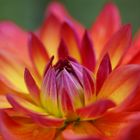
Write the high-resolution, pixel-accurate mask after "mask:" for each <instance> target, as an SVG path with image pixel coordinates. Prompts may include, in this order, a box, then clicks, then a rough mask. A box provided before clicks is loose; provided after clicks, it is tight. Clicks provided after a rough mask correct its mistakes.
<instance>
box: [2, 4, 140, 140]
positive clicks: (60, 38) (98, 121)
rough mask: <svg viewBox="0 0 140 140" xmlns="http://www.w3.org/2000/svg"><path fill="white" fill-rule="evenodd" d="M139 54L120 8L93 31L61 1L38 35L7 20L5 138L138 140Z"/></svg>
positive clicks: (139, 38) (110, 7)
mask: <svg viewBox="0 0 140 140" xmlns="http://www.w3.org/2000/svg"><path fill="white" fill-rule="evenodd" d="M139 57H140V34H139V33H137V35H136V37H135V38H134V40H133V41H132V37H131V26H130V25H129V24H127V25H122V24H121V21H120V16H119V11H118V9H117V7H116V6H115V5H114V4H113V3H108V4H106V5H105V6H104V8H103V10H102V11H101V13H100V14H99V16H98V17H97V19H96V20H95V21H94V23H93V25H92V27H91V29H85V28H84V27H83V26H82V25H81V24H79V23H78V22H77V21H76V20H74V19H73V18H72V17H70V16H69V14H68V13H67V12H66V10H65V8H64V7H63V6H62V5H61V4H59V3H51V4H50V5H49V6H48V9H47V11H46V14H45V19H44V22H43V25H42V26H41V27H40V28H39V29H37V30H36V31H35V32H32V33H31V32H30V33H29V32H26V31H23V30H22V29H20V28H19V27H17V26H16V25H15V24H13V23H11V22H1V23H0V67H1V69H0V93H1V94H0V139H2V140H3V139H4V140H23V139H27V140H35V139H36V140H40V139H44V140H48V139H49V140H128V139H133V136H134V138H135V140H138V139H139V137H138V135H139V134H138V132H139V131H140V127H139V124H138V123H136V122H137V121H139V119H140V117H139V115H140V114H139V111H140V102H139V99H140V95H139V93H140V87H139V86H140V65H139V64H140V58H139ZM135 130H136V131H135Z"/></svg>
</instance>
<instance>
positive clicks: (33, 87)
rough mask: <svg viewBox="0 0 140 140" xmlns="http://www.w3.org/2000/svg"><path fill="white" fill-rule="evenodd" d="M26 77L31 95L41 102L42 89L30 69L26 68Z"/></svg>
mask: <svg viewBox="0 0 140 140" xmlns="http://www.w3.org/2000/svg"><path fill="white" fill-rule="evenodd" d="M24 79H25V83H26V86H27V88H28V90H29V92H30V94H31V96H32V97H33V98H34V99H35V101H37V102H39V100H40V90H39V88H38V86H37V84H36V82H35V80H34V78H33V77H32V75H31V74H30V72H29V71H28V69H25V71H24Z"/></svg>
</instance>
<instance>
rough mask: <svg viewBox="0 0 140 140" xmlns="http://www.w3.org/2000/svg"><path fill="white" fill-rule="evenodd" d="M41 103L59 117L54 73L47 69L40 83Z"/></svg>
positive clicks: (52, 69) (51, 69)
mask: <svg viewBox="0 0 140 140" xmlns="http://www.w3.org/2000/svg"><path fill="white" fill-rule="evenodd" d="M41 91H42V93H41V102H42V105H43V106H44V107H45V108H46V109H47V110H48V111H49V112H50V113H52V114H55V115H59V108H58V93H57V85H56V72H55V70H54V68H51V67H50V68H49V69H48V71H47V73H46V75H45V77H44V79H43V83H42V90H41Z"/></svg>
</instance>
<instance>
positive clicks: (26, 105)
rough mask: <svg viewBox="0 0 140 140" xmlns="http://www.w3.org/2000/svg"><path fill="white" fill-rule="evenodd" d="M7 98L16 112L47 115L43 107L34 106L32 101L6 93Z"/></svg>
mask: <svg viewBox="0 0 140 140" xmlns="http://www.w3.org/2000/svg"><path fill="white" fill-rule="evenodd" d="M7 99H8V101H9V103H10V104H11V105H12V106H13V107H14V108H15V110H16V111H17V112H21V113H24V114H27V115H30V114H32V113H35V114H42V115H43V114H44V115H47V113H46V112H45V110H44V109H43V108H41V107H39V106H36V105H35V104H33V103H32V102H30V101H28V100H26V99H24V98H21V97H18V96H15V95H10V94H8V95H7Z"/></svg>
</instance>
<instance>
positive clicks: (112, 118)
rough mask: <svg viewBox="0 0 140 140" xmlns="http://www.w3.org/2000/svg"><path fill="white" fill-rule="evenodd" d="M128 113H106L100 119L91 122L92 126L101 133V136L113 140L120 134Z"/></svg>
mask: <svg viewBox="0 0 140 140" xmlns="http://www.w3.org/2000/svg"><path fill="white" fill-rule="evenodd" d="M128 115H129V114H128V113H124V112H120V113H113V112H110V113H109V112H108V113H107V114H105V115H103V116H102V117H100V118H98V119H96V120H95V121H93V123H92V124H93V125H94V126H95V127H96V128H97V129H98V130H100V131H101V132H102V134H103V135H104V136H105V137H106V138H107V139H111V138H112V140H114V137H116V135H117V134H118V132H120V130H121V129H122V128H123V126H124V125H125V124H126V122H127V121H126V118H127V117H128Z"/></svg>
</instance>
